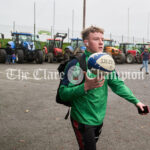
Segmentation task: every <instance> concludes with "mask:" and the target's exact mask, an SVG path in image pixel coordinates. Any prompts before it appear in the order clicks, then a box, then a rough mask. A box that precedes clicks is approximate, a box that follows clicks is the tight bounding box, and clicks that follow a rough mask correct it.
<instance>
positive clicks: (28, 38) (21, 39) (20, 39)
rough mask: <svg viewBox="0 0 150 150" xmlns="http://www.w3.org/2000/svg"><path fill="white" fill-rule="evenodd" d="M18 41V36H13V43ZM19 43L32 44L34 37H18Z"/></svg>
mask: <svg viewBox="0 0 150 150" xmlns="http://www.w3.org/2000/svg"><path fill="white" fill-rule="evenodd" d="M16 40H17V35H14V36H13V41H16ZM18 40H19V43H21V42H32V36H31V35H18Z"/></svg>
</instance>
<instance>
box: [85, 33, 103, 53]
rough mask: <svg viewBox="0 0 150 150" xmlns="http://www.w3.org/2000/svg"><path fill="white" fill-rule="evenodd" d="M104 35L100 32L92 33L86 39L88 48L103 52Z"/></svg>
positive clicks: (91, 50)
mask: <svg viewBox="0 0 150 150" xmlns="http://www.w3.org/2000/svg"><path fill="white" fill-rule="evenodd" d="M103 36H104V35H103V34H102V33H100V32H94V33H90V34H89V36H88V38H87V39H86V40H84V43H85V46H86V47H87V50H88V51H90V52H92V53H97V52H103V48H104V37H103Z"/></svg>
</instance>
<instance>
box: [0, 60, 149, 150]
mask: <svg viewBox="0 0 150 150" xmlns="http://www.w3.org/2000/svg"><path fill="white" fill-rule="evenodd" d="M57 66H58V64H48V63H45V64H42V65H37V64H22V65H18V64H15V65H6V64H5V65H4V64H0V150H78V145H77V142H76V139H75V136H74V133H73V130H72V127H71V124H70V121H69V119H68V120H67V121H66V120H64V116H65V114H66V112H67V108H66V107H64V106H61V105H59V104H56V102H55V95H56V89H57V87H58V84H59V80H57V79H56V76H57V73H56V74H52V72H56V68H57ZM116 68H117V71H118V72H120V74H121V73H122V72H125V71H126V72H129V73H128V78H130V77H132V78H133V79H125V76H124V79H125V84H126V85H127V86H128V87H129V88H130V89H131V90H132V91H133V93H134V94H135V95H136V97H137V98H139V99H140V100H141V101H142V102H143V103H145V104H147V105H150V98H149V97H150V92H149V90H150V76H149V75H147V76H146V75H145V73H144V70H143V76H142V75H141V76H140V78H142V79H135V72H138V71H139V68H140V65H138V64H132V65H127V64H124V65H117V67H116ZM10 69H13V70H12V72H11V70H10ZM37 69H38V72H37ZM11 73H12V74H11ZM14 74H15V76H14ZM20 75H21V76H20ZM141 149H142V150H149V149H150V115H147V116H140V115H138V113H137V109H136V108H135V106H134V105H133V104H130V103H129V102H127V101H126V100H124V99H122V98H120V97H119V96H117V95H115V94H114V93H113V92H112V91H111V90H110V89H109V96H108V106H107V113H106V117H105V120H104V126H103V131H102V134H101V137H100V139H99V141H98V143H97V150H141Z"/></svg>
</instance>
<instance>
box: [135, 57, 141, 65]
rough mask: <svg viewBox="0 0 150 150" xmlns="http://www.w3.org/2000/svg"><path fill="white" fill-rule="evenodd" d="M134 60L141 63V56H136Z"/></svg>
mask: <svg viewBox="0 0 150 150" xmlns="http://www.w3.org/2000/svg"><path fill="white" fill-rule="evenodd" d="M136 62H137V63H138V64H141V63H142V58H141V56H136Z"/></svg>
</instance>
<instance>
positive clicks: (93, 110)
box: [59, 26, 145, 150]
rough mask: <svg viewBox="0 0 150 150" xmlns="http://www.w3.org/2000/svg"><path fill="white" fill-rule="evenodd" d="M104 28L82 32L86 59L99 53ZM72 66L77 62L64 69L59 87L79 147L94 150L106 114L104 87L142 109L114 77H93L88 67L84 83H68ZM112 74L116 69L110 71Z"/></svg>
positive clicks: (101, 47) (140, 104)
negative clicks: (69, 111) (68, 103)
mask: <svg viewBox="0 0 150 150" xmlns="http://www.w3.org/2000/svg"><path fill="white" fill-rule="evenodd" d="M103 34H104V31H103V29H101V28H98V27H94V26H91V27H89V28H87V29H85V30H83V31H82V39H83V41H84V44H85V46H86V48H87V49H86V50H85V56H86V62H87V60H88V58H89V56H90V55H91V54H93V53H96V52H103V48H104V42H103V40H104V37H103ZM73 66H79V63H78V61H76V60H75V59H73V60H72V61H71V62H69V64H68V65H67V67H66V69H65V77H64V79H63V81H62V82H61V86H60V89H59V94H60V97H61V99H62V100H63V101H70V102H71V123H72V127H73V129H74V132H75V135H76V138H77V141H78V144H79V150H96V142H97V141H98V138H99V135H100V134H101V129H102V126H103V120H104V117H105V113H106V106H107V93H108V86H109V87H110V88H111V89H112V91H113V92H115V93H116V94H117V95H119V96H121V97H123V98H125V99H126V100H127V101H129V102H131V103H133V104H135V106H136V107H138V108H139V109H141V110H142V111H143V106H145V105H144V104H143V103H141V102H140V101H139V100H138V99H137V98H136V97H135V96H134V95H133V93H132V92H131V90H130V89H129V88H128V87H127V86H126V85H125V84H124V82H123V81H122V80H121V79H119V78H118V76H117V75H116V78H112V79H110V78H108V79H104V78H96V77H95V75H94V74H92V73H91V72H90V71H89V70H88V69H87V72H86V73H85V74H84V82H81V84H74V83H72V82H70V80H69V79H68V76H67V74H68V73H69V69H70V68H71V67H73ZM113 73H114V74H116V72H115V71H114V72H113Z"/></svg>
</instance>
